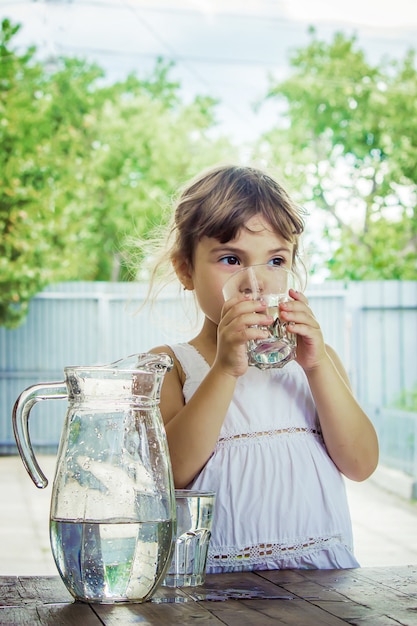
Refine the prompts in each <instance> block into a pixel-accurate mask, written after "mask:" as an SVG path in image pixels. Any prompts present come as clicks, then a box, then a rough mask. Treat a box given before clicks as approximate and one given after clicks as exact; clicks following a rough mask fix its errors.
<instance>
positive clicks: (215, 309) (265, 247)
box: [177, 215, 294, 325]
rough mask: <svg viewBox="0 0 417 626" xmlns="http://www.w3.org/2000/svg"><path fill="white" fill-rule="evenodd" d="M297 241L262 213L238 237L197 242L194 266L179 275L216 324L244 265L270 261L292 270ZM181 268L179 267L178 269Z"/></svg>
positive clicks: (247, 223) (248, 222)
mask: <svg viewBox="0 0 417 626" xmlns="http://www.w3.org/2000/svg"><path fill="white" fill-rule="evenodd" d="M293 248H294V246H293V244H291V243H289V242H288V241H286V240H285V239H284V238H283V237H280V235H278V234H277V233H275V232H274V231H273V230H272V228H271V226H270V224H269V223H268V222H266V221H265V220H264V219H263V218H262V217H261V216H259V215H255V216H253V217H251V218H250V219H249V220H248V221H247V222H246V224H245V227H244V228H242V229H241V230H240V231H239V232H238V235H237V237H236V238H235V239H233V240H231V241H228V242H227V243H220V242H219V241H218V239H214V238H211V237H203V238H202V239H201V240H200V241H199V242H198V243H197V245H196V248H195V254H194V267H193V268H187V269H186V273H185V274H182V273H181V272H180V271H179V272H178V273H179V276H180V278H181V280H182V282H183V285H184V286H185V287H186V288H187V289H194V291H195V294H196V297H197V300H198V303H199V305H200V308H201V310H202V311H203V313H204V314H205V316H206V317H207V318H208V319H210V320H211V321H212V322H214V323H215V324H216V325H217V324H218V323H219V321H220V314H221V310H222V307H223V304H224V298H223V294H222V288H223V285H224V283H225V282H226V280H227V279H228V278H229V277H230V276H231V275H232V274H233V273H234V272H236V271H237V270H238V269H240V268H241V267H247V266H248V265H258V264H261V263H270V264H271V265H281V266H283V267H285V268H287V269H291V266H292V259H293ZM177 269H178V268H177Z"/></svg>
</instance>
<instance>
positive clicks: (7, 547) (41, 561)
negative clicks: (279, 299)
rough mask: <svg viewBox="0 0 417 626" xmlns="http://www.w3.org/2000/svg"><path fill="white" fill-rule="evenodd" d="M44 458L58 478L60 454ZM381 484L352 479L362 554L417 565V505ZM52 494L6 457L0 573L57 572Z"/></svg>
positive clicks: (1, 476)
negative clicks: (51, 525) (51, 538)
mask: <svg viewBox="0 0 417 626" xmlns="http://www.w3.org/2000/svg"><path fill="white" fill-rule="evenodd" d="M38 460H39V464H40V466H41V468H42V469H43V471H44V472H45V474H46V475H47V476H48V478H50V480H51V482H52V479H53V472H54V467H55V458H54V457H50V456H42V457H39V459H38ZM377 474H378V472H377ZM391 478H392V475H391ZM394 478H395V476H394ZM382 480H383V483H384V485H385V486H391V485H394V486H393V488H395V489H396V491H397V492H399V493H401V487H400V486H399V481H397V483H395V480H391V481H390V480H389V479H388V478H387V475H385V474H382ZM380 483H381V475H379V474H378V476H375V477H374V479H370V480H368V481H366V482H364V483H353V482H351V481H347V489H348V495H349V501H350V506H351V514H352V522H353V530H354V537H355V548H356V556H357V558H358V560H359V562H360V563H361V565H362V566H374V565H407V564H416V563H417V504H416V503H411V502H410V501H407V500H406V499H405V498H403V497H401V496H399V495H394V494H392V493H390V492H388V491H387V490H386V489H385V488H382V487H381V485H380ZM50 497H51V487H50V486H48V487H47V488H46V489H44V490H39V489H37V488H36V487H35V486H34V484H33V483H32V481H31V480H30V478H29V476H28V475H27V473H26V470H25V469H24V467H23V465H22V463H21V461H20V457H16V456H11V457H0V503H1V505H0V507H1V508H0V511H1V515H0V575H4V574H10V575H17V574H21V575H31V574H38V575H42V574H44V575H49V574H51V575H55V574H56V568H55V564H54V562H53V559H52V555H51V551H50V547H49V535H48V521H49V502H50Z"/></svg>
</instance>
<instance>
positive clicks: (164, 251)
mask: <svg viewBox="0 0 417 626" xmlns="http://www.w3.org/2000/svg"><path fill="white" fill-rule="evenodd" d="M254 215H261V216H262V217H263V218H264V219H265V220H266V221H267V222H268V223H269V224H270V225H271V227H272V228H273V230H274V231H275V232H277V233H278V234H279V235H280V236H281V237H283V238H284V239H286V240H287V241H288V242H290V243H292V244H293V246H294V248H293V260H292V262H293V266H296V262H297V258H298V253H299V249H298V248H299V247H298V241H299V236H300V235H301V233H302V232H303V230H304V219H303V215H305V211H304V209H302V208H301V207H299V206H297V205H296V204H295V203H294V202H293V200H292V199H291V198H290V197H289V195H288V194H287V192H286V191H285V189H284V188H283V187H281V185H280V184H279V183H278V182H277V181H276V180H274V179H273V178H272V177H271V176H269V175H268V174H267V173H266V172H264V171H262V170H260V169H256V168H254V167H248V166H239V165H221V166H217V167H214V168H212V169H209V170H206V171H203V172H202V173H201V174H200V175H199V176H197V177H196V178H195V179H194V180H192V181H191V182H189V183H188V184H187V185H186V186H185V187H184V188H183V189H182V190H181V191H180V194H179V196H178V199H177V201H176V204H175V212H174V215H173V216H172V218H171V222H170V223H169V224H168V236H167V237H164V238H161V236H157V238H156V239H155V242H157V244H158V247H159V254H158V256H157V258H156V259H155V256H154V255H153V261H156V263H155V265H154V268H153V270H152V272H151V284H150V290H152V286H153V283H154V281H155V279H156V277H157V276H159V274H160V270H161V268H162V267H163V266H166V265H167V263H169V264H172V261H173V260H174V259H182V260H186V261H188V263H189V265H190V267H192V266H193V261H194V251H195V247H196V245H197V243H198V242H199V240H200V239H201V238H202V237H213V238H215V239H218V240H219V241H220V242H221V243H226V242H228V241H231V240H232V239H234V238H235V237H236V236H237V234H238V232H239V230H240V229H241V228H243V227H244V226H245V224H246V223H247V221H248V220H249V219H250V218H251V217H252V216H254ZM294 269H295V267H294ZM169 273H171V275H172V270H171V272H169ZM165 282H168V281H167V280H166V281H165Z"/></svg>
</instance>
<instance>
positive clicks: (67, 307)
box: [0, 281, 417, 480]
mask: <svg viewBox="0 0 417 626" xmlns="http://www.w3.org/2000/svg"><path fill="white" fill-rule="evenodd" d="M145 293H146V285H140V284H135V283H133V284H132V283H87V282H76V283H63V284H59V285H54V286H51V287H49V288H48V289H46V290H45V291H43V292H42V293H40V294H38V295H37V296H36V297H35V298H34V299H33V301H32V302H31V305H30V310H29V315H28V317H27V319H26V321H25V322H24V324H23V325H22V326H21V327H19V328H17V329H16V330H12V331H11V330H6V329H5V328H0V454H9V453H14V452H15V451H16V447H15V442H14V437H13V432H12V426H11V411H12V407H13V404H14V401H15V400H16V398H17V396H18V395H19V393H20V392H21V391H22V390H23V389H25V388H26V387H28V386H29V385H32V384H35V383H38V382H47V381H53V380H63V369H64V367H65V366H67V365H93V364H103V363H110V362H112V361H115V360H117V359H119V358H121V357H123V356H127V355H129V354H132V353H137V352H147V351H148V350H149V349H150V348H151V347H153V346H155V345H161V344H167V343H168V344H169V343H175V342H178V341H186V340H187V339H189V338H190V337H192V336H193V334H195V332H196V330H197V328H198V317H197V316H196V312H195V307H194V305H193V300H192V298H190V297H189V294H188V292H185V293H184V292H181V293H179V292H178V291H177V290H176V289H169V290H167V291H166V292H164V294H163V295H162V296H161V298H160V299H158V301H157V302H156V303H155V305H154V306H153V307H152V308H151V307H149V306H148V307H142V303H143V300H144V296H145ZM307 295H308V297H309V302H310V305H311V308H312V309H313V311H314V313H315V315H316V317H317V319H318V320H319V322H320V325H321V327H322V329H323V333H324V337H325V340H326V342H327V343H329V344H330V345H332V346H333V347H334V348H335V350H336V351H337V352H338V354H339V355H340V357H341V359H342V361H343V362H344V364H345V366H346V369H347V370H348V373H349V376H350V379H351V381H352V385H353V389H354V392H355V394H356V396H357V397H358V399H359V401H360V402H361V404H362V405H363V406H365V407H374V408H373V409H372V411H371V413H372V415H371V417H372V419H373V420H374V422H375V425H376V428H377V430H378V435H379V438H380V445H381V460H382V459H383V460H384V461H383V462H384V463H387V464H389V465H390V466H392V467H396V468H398V469H402V470H403V471H405V472H407V473H410V474H411V475H413V476H415V477H416V480H417V465H416V460H415V459H416V455H417V438H416V431H415V420H414V421H413V418H412V417H411V418H410V417H409V416H408V417H404V415H403V414H402V413H401V412H400V411H397V410H394V409H391V408H388V407H391V406H393V404H395V401H396V399H397V398H399V397H400V394H401V393H402V392H403V391H404V390H411V389H413V387H415V386H416V385H417V367H416V363H417V357H416V355H417V281H402V282H400V281H378V282H377V281H374V282H356V283H347V284H345V283H343V282H340V281H330V282H326V283H323V284H320V285H314V284H312V285H311V286H310V287H309V289H308V291H307ZM375 407H377V409H375ZM65 410H66V407H65V402H62V401H57V400H50V401H48V402H47V403H41V404H40V405H38V406H35V408H34V409H33V416H32V418H31V424H30V431H31V436H32V440H33V442H34V444H35V446H36V447H37V448H38V449H41V450H43V451H49V450H52V449H55V448H56V446H57V443H58V440H59V435H60V431H61V425H62V421H63V417H64V413H65ZM412 424H414V426H412ZM413 428H414V430H413ZM413 455H414V456H413ZM412 459H414V460H412Z"/></svg>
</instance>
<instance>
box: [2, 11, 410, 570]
mask: <svg viewBox="0 0 417 626" xmlns="http://www.w3.org/2000/svg"><path fill="white" fill-rule="evenodd" d="M0 22H1V33H0V85H1V90H0V456H1V455H3V456H4V460H5V461H6V460H7V459H6V455H14V454H15V453H16V447H15V444H14V438H13V432H12V428H11V419H10V415H11V410H12V406H13V402H14V400H15V399H16V397H17V395H18V393H20V391H21V390H22V389H24V388H25V387H27V386H28V385H31V384H34V383H36V382H40V381H50V380H60V379H62V377H63V368H64V367H65V366H66V365H74V364H93V363H103V362H110V361H112V360H115V359H117V358H120V357H122V356H125V355H126V354H129V353H132V352H140V351H146V350H147V349H148V348H149V347H150V346H152V345H155V344H160V343H162V342H170V341H176V340H178V339H181V338H183V337H188V336H189V334H190V325H191V323H192V321H191V317H192V316H191V317H186V316H184V309H183V306H184V302H183V300H182V298H180V296H179V295H178V293H177V292H176V291H175V290H171V291H169V292H168V293H167V294H165V295H164V296H163V298H162V299H161V300H160V302H159V303H158V305H157V309H156V310H153V311H152V312H150V311H149V310H146V309H145V310H141V311H140V313H138V309H139V308H140V306H141V303H142V302H143V298H144V295H145V293H146V285H147V272H146V268H145V266H144V265H143V263H142V262H143V261H146V259H144V258H143V256H144V254H143V250H142V248H141V247H140V246H138V244H137V241H138V240H143V239H147V238H148V237H150V236H151V235H152V232H153V229H154V227H155V226H156V225H158V224H161V223H164V222H165V221H166V219H167V215H168V214H169V210H170V207H171V202H172V198H173V196H174V195H175V193H176V190H177V189H178V187H179V186H181V185H182V184H183V183H184V182H185V181H187V180H188V179H189V178H190V177H191V176H193V175H194V174H196V173H197V172H199V171H200V170H201V169H202V168H205V167H208V166H211V165H214V164H217V163H219V162H237V163H250V164H254V165H259V166H261V167H264V168H266V169H268V170H270V171H271V173H272V174H273V175H275V176H276V177H277V178H278V179H279V180H281V181H282V182H283V184H284V186H286V187H287V188H288V189H289V191H290V192H291V194H292V195H293V197H294V198H295V199H296V201H297V202H298V203H299V204H301V205H303V206H304V207H305V208H306V210H307V213H308V215H307V219H306V233H305V237H304V256H305V260H306V264H307V266H308V269H309V287H308V290H309V294H308V295H309V298H310V300H311V302H312V305H314V310H315V312H316V314H317V316H318V318H319V320H320V323H321V325H322V327H323V329H324V330H325V336H326V340H327V341H328V342H329V343H331V344H332V345H334V347H335V348H336V349H337V351H338V352H339V354H340V355H341V357H342V359H343V361H344V363H345V365H346V367H347V369H348V371H349V374H350V377H351V379H352V383H353V386H354V390H355V393H356V394H357V396H358V398H359V400H360V401H361V403H362V404H363V405H364V407H365V408H366V409H367V411H368V412H369V414H370V416H371V418H372V419H373V421H374V423H375V425H376V427H377V430H378V435H379V438H380V444H381V466H380V468H379V470H380V471H379V473H378V474H377V476H376V477H375V478H379V483H380V484H382V486H383V488H384V489H385V490H389V491H391V492H393V493H394V494H395V497H396V498H400V499H401V501H402V502H403V501H406V505H407V507H411V508H408V509H407V514H411V515H413V516H414V514H415V504H414V502H415V498H416V497H417V367H416V357H415V355H416V354H417V215H416V205H417V65H416V53H415V50H416V46H417V4H416V3H415V2H413V1H412V0H397V2H395V3H393V2H390V1H389V0H379V1H377V0H367V1H366V2H363V0H362V1H359V0H351V1H350V2H349V3H342V2H339V1H335V0H275V1H274V0H258V1H255V0H246V1H245V0H241V1H239V2H238V1H237V0H236V1H235V0H222V1H221V2H220V0H195V1H192V0H189V1H187V0H178V1H177V0H165V1H164V0H153V1H151V0H148V1H146V0H32V1H30V0H13V1H7V0H0ZM185 304H187V303H185ZM46 404H48V403H46ZM50 404H51V406H49V405H48V407H46V406H42V408H41V409H40V408H38V407H36V409H35V410H34V417H33V418H32V422H33V424H32V425H31V433H32V438H33V441H34V443H35V446H36V449H37V450H38V451H40V452H43V453H47V454H48V455H49V454H53V453H54V452H55V450H56V447H57V443H58V439H59V433H60V429H61V423H62V418H63V414H64V412H65V410H64V407H63V405H62V404H60V403H59V402H55V403H54V402H51V403H50ZM48 458H50V457H48ZM9 460H10V459H9ZM11 460H13V459H11ZM51 463H52V461H51ZM8 467H9V466H8ZM10 467H12V466H10ZM10 471H12V470H11V469H10ZM19 476H20V474H19ZM23 480H27V481H29V479H28V478H27V477H25V478H24V479H23ZM19 481H20V478H19ZM13 485H14V483H13V484H11V483H10V484H9V481H8V479H7V478H5V480H4V485H3V486H2V493H3V497H2V499H3V501H7V502H9V501H12V500H13V495H10V494H12V493H14V492H13V489H14V486H13ZM19 485H20V482H19ZM32 488H33V487H32V485H30V484H29V489H32ZM10 489H11V490H12V491H9V490H10ZM20 489H21V486H19V493H21V491H20ZM33 489H34V488H33ZM22 493H23V492H22ZM355 493H357V492H355ZM355 493H353V495H352V498H356V495H355ZM36 495H37V494H36V493H35V496H36ZM374 496H375V492H373V495H372V497H368V496H365V498H362V499H360V498H359V499H357V500H354V501H353V502H354V504H355V503H356V508H355V524H356V526H355V527H356V528H357V529H358V528H362V527H363V520H364V518H365V516H367V518H368V519H370V520H372V522H371V528H370V530H369V533H370V534H366V533H364V534H363V542H362V545H363V546H364V547H372V546H371V544H370V540H369V537H370V536H371V533H372V532H374V533H375V527H376V526H377V525H378V523H382V520H383V517H384V515H385V514H386V512H387V511H388V510H389V513H388V514H386V515H385V518H386V520H389V525H390V527H392V528H394V530H395V532H396V536H397V537H399V536H402V537H403V538H405V537H406V538H407V539H406V540H405V541H404V542H403V544H404V543H405V545H403V546H402V549H404V550H405V551H406V550H407V546H410V545H411V544H410V540H409V539H408V538H409V537H410V528H411V525H412V524H414V517H412V518H410V516H408V518H407V522H406V525H407V528H406V527H405V525H404V526H401V524H400V519H401V518H400V517H398V518H396V517H395V514H394V512H395V511H399V510H400V509H399V507H400V505H399V504H398V501H397V500H396V501H395V503H394V504H393V503H392V502H390V504H389V507H390V508H389V509H387V508H386V507H385V508H383V509H382V508H381V509H380V508H378V507H382V502H381V501H380V500H378V498H377V497H376V496H375V497H374ZM15 500H16V503H17V499H15ZM45 501H46V500H45ZM30 502H31V500H30V499H29V498H28V499H26V500H25V505H26V504H28V503H30ZM364 503H365V504H364ZM374 503H375V506H374ZM403 503H404V502H403ZM16 505H17V504H16ZM387 506H388V505H387ZM370 509H372V511H374V510H375V511H384V513H379V514H377V515H376V516H375V518H374V517H372V515H371V513H370ZM9 510H10V519H8V520H7V523H8V526H7V528H8V529H11V530H9V531H7V532H6V531H5V532H3V531H2V533H3V535H2V537H3V539H4V540H5V544H7V543H8V538H9V537H10V536H11V534H13V531H14V528H15V527H16V519H19V520H21V519H22V518H23V519H25V518H27V517H30V514H28V513H27V512H23V513H22V511H21V510H20V509H19V511H16V513H15V514H14V513H13V511H12V509H11V508H10V507H9ZM45 510H46V509H43V513H42V515H44V516H45ZM356 512H358V514H356ZM410 512H411V513H410ZM361 516H362V517H361ZM42 519H43V518H42ZM411 519H412V520H413V521H412V522H411V521H410V520H411ZM361 520H362V521H361ZM372 529H373V530H372ZM33 532H35V536H37V535H36V533H37V532H38V531H37V527H36V529H35V531H33ZM358 532H360V531H358ZM8 533H9V534H8ZM0 534H1V533H0ZM379 536H380V543H379V544H377V545H376V546H373V547H372V549H373V555H372V558H371V559H368V555H367V554H365V563H364V564H369V563H371V564H372V563H376V564H379V563H380V560H378V557H376V555H377V553H380V552H381V550H384V558H385V559H387V546H388V544H389V545H390V546H391V548H392V546H393V545H394V546H395V545H396V544H394V543H393V539H392V537H391V536H390V535H389V534H387V533H386V532H385V530H384V529H381V531H380V533H379ZM28 537H31V538H30V539H29V540H28V542H29V543H31V544H33V543H34V541H33V538H32V536H31V535H30V533H29V531H28ZM407 542H408V543H407ZM414 542H415V539H414ZM44 543H45V541H44V542H43V544H44ZM43 544H42V545H43ZM10 545H11V546H12V543H10ZM13 549H15V550H16V551H17V549H18V548H17V546H16V548H14V546H13ZM395 550H396V548H394V549H393V554H392V558H395V556H396V554H397V556H398V552H396V553H395ZM16 551H15V552H14V556H13V555H12V558H14V559H16ZM27 554H29V552H27ZM402 558H403V560H404V558H406V557H402ZM367 559H368V560H367ZM35 562H38V561H37V557H36V558H35ZM402 562H403V561H402Z"/></svg>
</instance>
